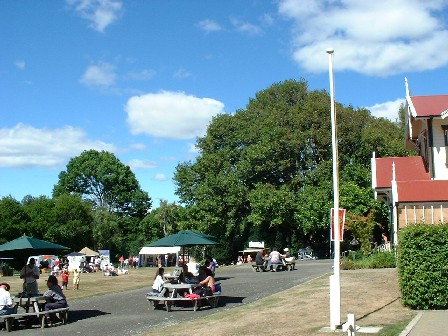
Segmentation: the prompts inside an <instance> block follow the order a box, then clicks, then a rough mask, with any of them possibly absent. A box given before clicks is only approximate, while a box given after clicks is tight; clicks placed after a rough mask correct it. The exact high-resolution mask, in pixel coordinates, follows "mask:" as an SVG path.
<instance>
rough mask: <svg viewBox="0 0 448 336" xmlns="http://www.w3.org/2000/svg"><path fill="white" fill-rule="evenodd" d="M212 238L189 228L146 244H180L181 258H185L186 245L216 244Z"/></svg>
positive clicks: (152, 245)
mask: <svg viewBox="0 0 448 336" xmlns="http://www.w3.org/2000/svg"><path fill="white" fill-rule="evenodd" d="M213 239H214V237H212V236H209V235H206V234H203V233H199V232H194V231H191V230H182V231H179V232H177V233H174V234H171V235H169V236H166V237H163V238H162V239H159V240H157V241H155V242H152V243H151V244H149V245H146V246H150V247H163V246H181V247H182V253H181V254H182V255H183V256H184V257H183V258H185V248H186V247H188V246H197V245H218V244H219V243H217V242H216V241H214V240H213ZM184 260H185V259H184Z"/></svg>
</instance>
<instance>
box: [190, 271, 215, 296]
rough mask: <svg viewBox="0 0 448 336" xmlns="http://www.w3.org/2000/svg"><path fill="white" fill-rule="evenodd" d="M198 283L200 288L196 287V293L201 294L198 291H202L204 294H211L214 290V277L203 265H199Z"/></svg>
mask: <svg viewBox="0 0 448 336" xmlns="http://www.w3.org/2000/svg"><path fill="white" fill-rule="evenodd" d="M199 284H200V285H201V286H202V288H198V289H196V291H195V292H196V294H199V295H201V294H200V293H204V294H205V295H212V294H213V293H214V292H216V288H215V278H214V277H213V274H212V273H211V271H210V270H209V269H207V267H205V266H201V267H199Z"/></svg>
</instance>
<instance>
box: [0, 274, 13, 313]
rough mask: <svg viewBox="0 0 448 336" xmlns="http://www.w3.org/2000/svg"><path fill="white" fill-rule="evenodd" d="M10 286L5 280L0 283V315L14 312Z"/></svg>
mask: <svg viewBox="0 0 448 336" xmlns="http://www.w3.org/2000/svg"><path fill="white" fill-rule="evenodd" d="M9 289H10V286H9V284H7V283H6V282H2V283H0V315H10V314H13V313H14V307H13V305H12V299H11V294H9Z"/></svg>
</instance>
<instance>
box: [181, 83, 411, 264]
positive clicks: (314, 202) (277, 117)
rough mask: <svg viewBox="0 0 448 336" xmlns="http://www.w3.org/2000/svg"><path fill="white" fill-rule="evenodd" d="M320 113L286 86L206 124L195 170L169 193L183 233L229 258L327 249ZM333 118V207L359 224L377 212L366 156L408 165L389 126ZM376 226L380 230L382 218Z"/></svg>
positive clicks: (322, 102)
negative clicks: (249, 245) (201, 236)
mask: <svg viewBox="0 0 448 336" xmlns="http://www.w3.org/2000/svg"><path fill="white" fill-rule="evenodd" d="M329 106H330V97H329V95H328V94H327V92H325V91H310V90H308V85H307V83H306V82H305V81H304V80H300V81H294V80H288V81H285V82H282V83H276V84H274V85H272V86H271V87H269V88H268V89H266V90H264V91H261V92H258V93H257V94H256V97H255V98H254V99H251V100H250V101H249V104H248V105H247V107H246V109H244V110H238V111H236V112H235V114H234V115H219V116H217V117H215V118H214V119H213V121H212V122H211V124H210V126H209V128H208V130H207V134H206V136H204V137H202V138H199V139H198V141H197V147H198V149H199V156H198V157H197V159H196V161H195V162H185V163H180V164H179V165H178V166H177V168H176V173H175V177H174V181H175V183H176V186H177V191H176V193H177V195H178V196H179V197H180V200H181V203H182V204H184V205H185V206H186V209H185V211H186V214H187V217H188V219H189V224H188V225H189V226H190V227H189V228H192V229H197V230H200V231H202V232H204V233H209V234H212V235H215V236H216V237H218V238H219V239H220V240H221V242H222V245H221V246H223V247H224V249H226V253H227V255H228V258H232V257H235V254H236V253H237V251H238V250H240V249H241V248H242V247H243V245H245V244H246V242H247V241H248V240H249V239H251V240H264V241H265V242H267V244H268V245H269V246H271V247H274V245H280V244H282V246H276V247H277V248H279V247H284V246H287V245H289V246H291V247H296V248H299V247H302V246H301V244H303V243H304V242H306V241H307V242H309V241H311V242H313V241H314V242H317V241H318V242H322V241H324V242H325V241H327V243H322V246H328V227H329V211H330V208H331V207H332V206H331V204H332V197H333V195H332V164H331V159H332V147H331V121H330V113H329V109H330V108H329ZM336 110H337V122H338V125H337V126H338V127H337V128H338V143H339V167H340V172H341V200H342V202H341V206H342V205H344V204H345V206H346V207H347V208H348V211H349V212H350V211H352V212H353V213H354V214H357V215H360V216H361V215H362V216H366V215H367V214H368V213H369V211H370V209H371V207H372V206H376V205H375V204H374V202H373V193H372V192H371V190H370V158H371V156H372V152H373V151H375V152H377V156H378V157H381V156H385V155H407V154H408V153H407V152H406V151H405V150H404V149H403V140H402V138H403V134H402V132H401V130H400V129H399V127H398V126H397V124H395V123H392V122H389V121H387V120H385V119H376V118H374V117H372V116H371V115H370V112H369V111H368V110H366V109H354V108H352V107H344V106H342V105H340V104H337V106H336ZM380 213H381V214H382V212H380ZM375 219H377V217H375ZM379 220H384V221H385V223H386V224H387V218H386V219H385V218H379ZM283 244H284V245H283Z"/></svg>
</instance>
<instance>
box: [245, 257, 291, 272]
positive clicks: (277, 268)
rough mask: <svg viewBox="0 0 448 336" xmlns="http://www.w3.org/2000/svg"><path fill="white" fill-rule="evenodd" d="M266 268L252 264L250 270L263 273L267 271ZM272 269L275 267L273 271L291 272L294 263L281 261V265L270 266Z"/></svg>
mask: <svg viewBox="0 0 448 336" xmlns="http://www.w3.org/2000/svg"><path fill="white" fill-rule="evenodd" d="M266 267H267V266H265V265H257V264H256V263H252V269H253V270H254V271H255V272H264V271H267V269H266ZM272 267H275V268H274V270H275V271H292V270H295V269H296V261H295V259H294V260H291V261H285V260H283V263H281V264H272Z"/></svg>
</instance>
